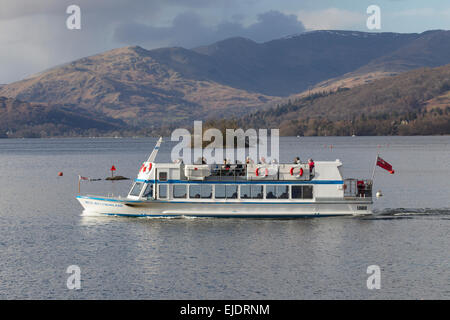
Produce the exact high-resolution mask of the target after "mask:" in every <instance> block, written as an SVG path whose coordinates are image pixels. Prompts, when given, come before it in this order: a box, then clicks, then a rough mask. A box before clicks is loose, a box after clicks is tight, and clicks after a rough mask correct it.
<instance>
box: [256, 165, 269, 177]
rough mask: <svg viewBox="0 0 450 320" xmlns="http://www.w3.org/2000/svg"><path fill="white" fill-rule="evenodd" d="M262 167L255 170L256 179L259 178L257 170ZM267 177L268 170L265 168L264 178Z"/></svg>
mask: <svg viewBox="0 0 450 320" xmlns="http://www.w3.org/2000/svg"><path fill="white" fill-rule="evenodd" d="M261 168H262V167H259V168H256V170H255V175H256V176H257V177H259V169H261ZM268 175H269V169H267V168H266V170H265V171H264V177H267V176H268Z"/></svg>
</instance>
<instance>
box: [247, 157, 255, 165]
mask: <svg viewBox="0 0 450 320" xmlns="http://www.w3.org/2000/svg"><path fill="white" fill-rule="evenodd" d="M245 163H246V164H253V163H255V162H254V161H253V160H252V158H250V157H247V158H245Z"/></svg>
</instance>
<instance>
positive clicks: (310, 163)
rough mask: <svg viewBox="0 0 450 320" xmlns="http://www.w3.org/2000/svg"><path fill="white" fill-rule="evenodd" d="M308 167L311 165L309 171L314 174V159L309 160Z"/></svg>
mask: <svg viewBox="0 0 450 320" xmlns="http://www.w3.org/2000/svg"><path fill="white" fill-rule="evenodd" d="M308 165H309V171H310V172H312V171H313V169H314V160H313V159H309V160H308Z"/></svg>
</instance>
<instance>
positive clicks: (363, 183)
mask: <svg viewBox="0 0 450 320" xmlns="http://www.w3.org/2000/svg"><path fill="white" fill-rule="evenodd" d="M372 185H373V181H372V180H370V179H345V180H344V197H345V198H371V197H372Z"/></svg>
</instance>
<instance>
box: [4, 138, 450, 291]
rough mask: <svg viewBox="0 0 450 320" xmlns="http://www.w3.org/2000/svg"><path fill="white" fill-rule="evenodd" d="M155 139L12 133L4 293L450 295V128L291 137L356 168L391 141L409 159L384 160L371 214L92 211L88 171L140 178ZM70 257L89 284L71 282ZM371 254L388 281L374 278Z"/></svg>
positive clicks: (391, 148) (362, 171) (300, 150)
mask: <svg viewBox="0 0 450 320" xmlns="http://www.w3.org/2000/svg"><path fill="white" fill-rule="evenodd" d="M155 141H156V139H152V138H149V139H106V138H105V139H87V138H86V139H20V140H8V139H0V178H1V182H2V183H1V185H0V299H16V298H21V299H449V298H450V268H449V266H450V235H449V231H450V137H448V136H447V137H305V138H295V137H288V138H281V141H280V144H281V146H280V147H281V150H280V154H281V161H285V162H291V161H292V160H293V158H294V157H295V156H300V158H301V159H302V160H306V159H308V158H309V157H312V158H313V159H315V160H335V159H340V160H341V161H342V162H343V163H344V173H345V175H346V176H347V177H370V175H371V174H372V168H373V165H374V161H375V157H376V154H377V152H380V156H381V157H382V158H383V159H385V160H386V161H388V162H389V163H391V164H392V165H393V167H394V169H395V171H396V173H395V174H394V175H390V174H389V173H387V172H386V171H384V170H383V169H381V168H377V170H376V175H375V186H374V189H375V190H382V192H383V194H384V197H382V198H380V199H377V200H376V201H375V205H374V206H375V208H376V213H375V215H373V216H370V217H358V218H355V217H337V218H307V219H305V218H302V219H285V220H283V219H254V220H251V219H250V220H249V219H219V218H189V219H188V218H177V219H148V218H118V217H89V216H82V208H81V206H80V205H79V203H78V202H77V201H76V199H75V196H76V193H77V189H78V175H79V174H81V175H83V176H87V177H91V178H105V177H107V176H109V175H110V172H109V168H110V167H111V165H113V164H114V166H115V167H116V168H117V170H118V171H117V172H116V174H117V175H123V176H126V177H130V178H133V179H134V178H135V177H136V174H137V171H138V170H139V167H140V165H141V163H142V162H143V161H144V160H146V158H147V157H148V155H149V153H150V152H151V150H152V149H153V147H154V144H155ZM330 145H332V148H331V147H330ZM171 146H173V144H170V143H167V144H163V147H162V149H161V151H160V154H159V157H158V160H160V161H164V160H166V161H167V160H168V159H169V154H170V151H171ZM59 171H62V172H64V176H63V177H58V176H57V173H58V172H59ZM130 185H131V182H130V181H119V182H108V181H98V182H83V183H82V190H81V191H82V193H83V194H99V195H108V194H111V193H112V194H114V195H126V193H127V192H128V190H129V188H130ZM70 265H77V266H79V267H80V269H81V289H80V290H69V289H68V288H67V286H66V282H67V278H68V277H69V276H70V275H69V274H68V273H66V270H67V268H68V266H70ZM370 265H378V266H379V267H380V269H381V289H379V290H368V289H367V285H366V281H367V279H368V277H369V276H370V274H367V267H368V266H370Z"/></svg>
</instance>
